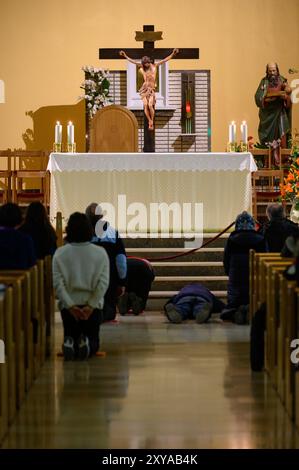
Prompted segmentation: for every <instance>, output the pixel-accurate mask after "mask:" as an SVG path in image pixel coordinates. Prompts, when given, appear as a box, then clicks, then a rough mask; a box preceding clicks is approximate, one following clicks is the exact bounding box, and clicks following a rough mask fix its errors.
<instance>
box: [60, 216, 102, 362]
mask: <svg viewBox="0 0 299 470" xmlns="http://www.w3.org/2000/svg"><path fill="white" fill-rule="evenodd" d="M66 233H67V237H66V242H67V244H66V245H64V246H62V247H61V248H58V250H57V251H56V252H55V255H54V257H53V283H54V288H55V292H56V297H57V298H58V300H59V308H60V310H61V317H62V321H63V328H64V344H63V353H64V358H65V360H72V359H75V357H78V358H79V359H87V358H88V357H89V356H91V355H93V354H95V353H96V352H97V351H98V349H99V332H100V323H101V320H102V308H103V303H104V295H105V292H106V290H107V288H108V285H109V259H108V256H107V254H106V252H105V250H104V248H101V247H97V246H95V245H93V244H92V243H91V239H92V235H93V233H92V227H91V225H90V223H89V222H88V220H87V218H86V216H85V214H80V213H79V212H75V213H74V214H72V215H71V216H70V218H69V221H68V225H67V227H66Z"/></svg>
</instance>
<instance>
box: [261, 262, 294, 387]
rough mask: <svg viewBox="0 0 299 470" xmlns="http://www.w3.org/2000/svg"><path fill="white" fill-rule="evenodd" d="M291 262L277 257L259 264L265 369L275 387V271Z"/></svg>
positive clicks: (276, 299) (284, 267) (276, 314)
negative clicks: (264, 325)
mask: <svg viewBox="0 0 299 470" xmlns="http://www.w3.org/2000/svg"><path fill="white" fill-rule="evenodd" d="M291 263H292V260H291V259H288V258H286V259H285V260H283V258H281V257H279V258H278V259H273V260H271V261H269V260H268V259H262V260H261V266H260V282H261V286H260V301H261V303H263V302H266V306H267V318H266V332H265V369H266V370H267V372H268V374H269V376H270V378H271V380H272V382H273V385H274V386H275V387H277V368H278V361H277V347H278V346H277V334H278V326H279V310H278V301H279V297H278V293H279V289H278V282H277V281H278V279H277V277H276V273H277V272H283V271H284V270H285V269H286V267H287V266H289V265H290V264H291Z"/></svg>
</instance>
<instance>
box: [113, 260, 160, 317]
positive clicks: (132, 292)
mask: <svg viewBox="0 0 299 470" xmlns="http://www.w3.org/2000/svg"><path fill="white" fill-rule="evenodd" d="M127 266H128V276H127V285H126V291H125V294H124V295H123V296H122V297H120V298H119V300H118V309H119V313H120V314H121V315H125V314H126V313H128V312H129V311H130V310H132V313H133V314H134V315H139V313H141V312H143V310H145V308H146V303H147V299H148V295H149V292H150V290H151V286H152V282H153V280H154V279H155V273H154V269H153V267H152V265H151V263H150V262H149V261H148V260H146V259H144V258H136V257H133V256H132V257H131V256H130V257H128V258H127Z"/></svg>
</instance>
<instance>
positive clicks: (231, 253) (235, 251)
mask: <svg viewBox="0 0 299 470" xmlns="http://www.w3.org/2000/svg"><path fill="white" fill-rule="evenodd" d="M251 249H254V250H255V251H257V252H266V251H268V250H267V244H266V241H265V239H264V237H263V235H262V234H260V233H258V232H256V231H255V230H235V231H234V232H232V233H231V234H230V236H229V237H228V240H227V243H226V246H225V250H224V259H223V264H224V270H225V273H226V274H227V275H228V276H229V282H228V306H231V307H238V306H239V305H247V304H248V300H249V299H248V297H249V250H251Z"/></svg>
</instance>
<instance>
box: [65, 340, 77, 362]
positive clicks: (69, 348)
mask: <svg viewBox="0 0 299 470" xmlns="http://www.w3.org/2000/svg"><path fill="white" fill-rule="evenodd" d="M62 351H63V357H64V360H65V361H73V360H74V359H75V348H74V340H73V338H72V337H71V336H66V337H65V338H64V343H63V345H62Z"/></svg>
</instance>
